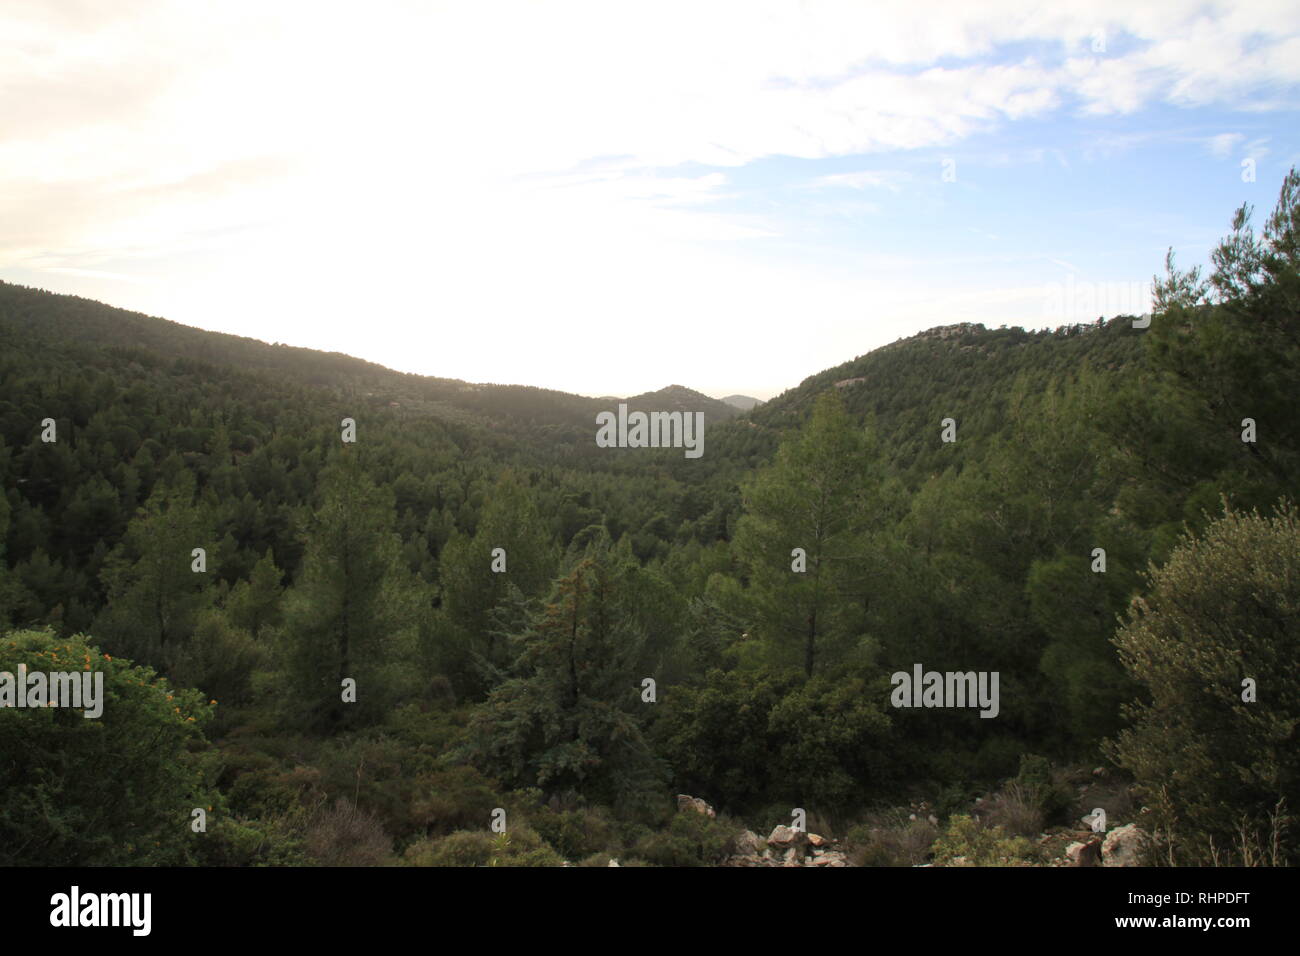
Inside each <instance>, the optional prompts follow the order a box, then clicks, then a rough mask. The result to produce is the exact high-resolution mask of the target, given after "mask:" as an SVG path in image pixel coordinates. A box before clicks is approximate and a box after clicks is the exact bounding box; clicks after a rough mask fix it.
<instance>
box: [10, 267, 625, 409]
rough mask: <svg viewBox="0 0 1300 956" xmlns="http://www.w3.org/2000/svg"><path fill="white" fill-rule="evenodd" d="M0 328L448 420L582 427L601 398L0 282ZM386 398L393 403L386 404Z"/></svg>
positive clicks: (55, 342)
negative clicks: (388, 363) (430, 371)
mask: <svg viewBox="0 0 1300 956" xmlns="http://www.w3.org/2000/svg"><path fill="white" fill-rule="evenodd" d="M0 335H12V336H21V337H23V338H24V339H27V340H29V341H39V342H44V343H48V344H50V345H53V346H55V347H60V346H64V345H67V344H71V343H76V344H78V345H81V346H86V347H97V348H100V349H105V350H108V354H111V355H113V356H115V357H116V358H118V359H120V360H122V361H131V360H133V359H135V358H137V356H140V355H141V354H142V353H143V354H144V355H145V356H146V358H145V360H146V361H157V360H159V359H163V360H169V361H174V360H184V361H187V362H189V363H199V364H203V365H210V366H214V367H217V368H233V369H240V370H244V371H248V372H256V373H266V374H268V375H271V376H274V377H275V378H276V379H279V380H283V381H287V382H291V383H294V384H300V385H304V386H310V387H316V388H324V389H329V390H332V391H333V392H335V393H336V394H337V395H339V396H340V397H346V398H349V399H361V400H363V403H364V405H366V406H389V407H402V408H406V409H408V411H409V412H410V413H411V414H413V415H431V416H434V417H439V418H443V419H447V420H451V421H465V422H477V423H480V424H487V423H490V422H491V423H496V424H498V425H499V424H502V423H505V422H509V421H518V422H521V423H528V424H529V425H532V426H536V427H544V426H555V425H569V426H574V425H580V426H581V427H582V429H583V431H584V432H587V431H591V427H592V426H591V423H592V422H593V421H594V419H595V415H596V413H597V412H598V411H601V410H603V409H605V408H608V405H609V403H608V402H607V401H604V400H601V399H595V398H587V397H584V396H581V395H571V394H568V393H566V392H559V391H555V390H552V389H544V388H536V387H533V386H528V385H487V384H474V383H470V382H464V381H461V380H459V379H452V378H438V377H432V376H424V375H413V374H406V373H403V372H395V371H393V370H392V369H388V368H385V367H383V366H382V365H376V364H375V363H373V362H367V361H365V360H363V359H359V358H353V357H352V356H350V355H343V354H341V353H339V352H321V351H317V350H314V349H307V348H299V347H296V346H292V345H287V344H282V343H277V344H275V345H271V344H268V343H266V342H262V341H259V340H257V339H252V338H247V337H244V336H238V335H229V334H227V333H224V332H209V331H206V330H203V329H197V328H193V327H191V326H187V325H181V324H179V323H177V322H172V321H169V320H167V319H161V318H156V317H153V316H147V315H142V314H140V313H138V312H129V311H127V310H125V309H118V308H114V307H112V306H108V305H104V304H102V303H100V302H95V301H92V300H89V299H83V298H80V297H78V296H70V295H57V294H54V293H50V292H45V291H42V290H39V289H31V288H27V287H24V286H18V285H13V284H10V283H4V282H0ZM389 403H396V404H395V405H392V406H390V405H389Z"/></svg>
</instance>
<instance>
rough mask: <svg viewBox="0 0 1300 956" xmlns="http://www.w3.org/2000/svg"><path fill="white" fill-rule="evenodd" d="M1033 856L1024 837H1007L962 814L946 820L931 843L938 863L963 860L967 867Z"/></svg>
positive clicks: (993, 864) (1033, 852)
mask: <svg viewBox="0 0 1300 956" xmlns="http://www.w3.org/2000/svg"><path fill="white" fill-rule="evenodd" d="M1037 855H1038V854H1037V851H1036V849H1035V847H1034V845H1033V844H1032V843H1030V842H1029V841H1028V840H1026V839H1025V838H1024V837H1012V836H1008V834H1007V833H1006V831H1005V830H1003V829H1002V828H1001V827H985V826H982V825H981V824H980V823H979V821H978V820H975V819H974V818H972V817H970V816H967V815H965V814H958V815H957V816H954V817H953V818H952V819H951V820H949V821H948V829H947V830H945V831H944V832H943V834H942V835H941V836H940V837H939V839H938V840H937V841H935V844H934V862H935V863H938V864H941V865H942V864H952V863H954V862H958V861H964V862H965V863H966V864H967V865H969V866H1006V865H1008V864H1011V863H1015V862H1017V861H1022V860H1031V859H1034V858H1036V857H1037Z"/></svg>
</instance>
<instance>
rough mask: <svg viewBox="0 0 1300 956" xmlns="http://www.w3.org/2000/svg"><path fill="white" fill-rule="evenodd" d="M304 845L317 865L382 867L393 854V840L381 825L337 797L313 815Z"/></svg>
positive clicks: (388, 861)
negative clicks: (328, 806)
mask: <svg viewBox="0 0 1300 956" xmlns="http://www.w3.org/2000/svg"><path fill="white" fill-rule="evenodd" d="M305 845H306V850H307V855H308V856H309V857H311V859H312V860H314V861H315V862H316V863H317V864H319V865H320V866H384V865H386V864H388V863H390V862H391V860H392V854H393V841H392V839H391V838H390V837H389V836H388V834H386V833H385V832H384V828H383V825H382V824H380V822H379V821H378V820H377V819H376V818H375V817H374V816H373V815H371V814H369V813H366V812H365V811H364V810H359V809H357V807H356V806H355V805H354V804H352V803H349V802H348V801H347V800H345V799H343V798H341V797H340V798H339V799H338V800H337V801H336V802H335V803H334V806H333V807H331V808H329V809H324V808H322V809H320V810H318V811H317V812H316V813H315V814H314V815H313V817H312V819H311V821H310V822H309V823H308V824H307V835H306V840H305Z"/></svg>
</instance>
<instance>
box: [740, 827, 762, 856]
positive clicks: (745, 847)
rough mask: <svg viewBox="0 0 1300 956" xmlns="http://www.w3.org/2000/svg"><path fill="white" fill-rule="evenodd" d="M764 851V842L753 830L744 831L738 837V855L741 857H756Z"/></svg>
mask: <svg viewBox="0 0 1300 956" xmlns="http://www.w3.org/2000/svg"><path fill="white" fill-rule="evenodd" d="M762 851H763V840H762V838H761V837H760V836H759V835H758V834H757V833H755V832H754V831H753V830H744V831H742V832H741V834H740V836H738V837H736V853H737V854H739V855H740V856H750V855H751V854H752V855H755V856H756V855H758V854H759V853H761V852H762Z"/></svg>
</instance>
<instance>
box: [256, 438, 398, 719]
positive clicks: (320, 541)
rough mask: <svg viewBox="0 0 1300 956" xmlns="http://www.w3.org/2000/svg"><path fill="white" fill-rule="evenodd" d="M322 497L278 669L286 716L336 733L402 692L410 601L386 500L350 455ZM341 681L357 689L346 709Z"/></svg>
mask: <svg viewBox="0 0 1300 956" xmlns="http://www.w3.org/2000/svg"><path fill="white" fill-rule="evenodd" d="M320 498H321V501H320V506H319V507H318V508H317V510H316V512H315V514H314V516H313V522H312V527H311V529H310V531H309V532H308V533H307V535H306V541H305V544H306V555H305V557H304V560H303V569H302V573H301V575H300V576H299V578H298V581H297V582H296V583H295V585H294V587H293V589H292V590H291V591H290V592H289V594H288V596H287V599H286V607H285V614H284V619H285V620H284V632H285V633H284V639H285V649H286V655H285V660H286V664H287V666H288V669H289V676H290V681H291V683H292V686H293V687H294V689H295V690H296V692H297V697H296V699H295V700H294V701H293V702H292V709H294V710H297V711H298V712H300V713H303V714H305V716H306V717H307V719H308V720H309V721H310V722H312V723H313V724H318V725H321V726H329V727H338V726H340V725H342V724H343V723H344V722H345V721H346V722H353V723H355V722H356V721H358V720H362V719H366V718H368V719H374V718H376V717H377V716H378V715H379V714H381V713H382V712H383V710H384V709H385V708H386V707H387V706H389V705H391V704H392V702H393V700H394V699H395V698H396V697H397V695H398V694H399V693H400V692H401V689H402V686H403V684H404V683H406V681H405V680H404V675H403V664H409V660H410V655H411V652H412V649H413V647H414V636H415V629H416V627H417V626H418V614H417V607H416V605H417V601H418V596H417V595H416V593H415V591H414V585H413V582H412V580H411V576H410V574H409V572H407V571H406V570H405V569H404V568H402V566H401V562H400V554H399V542H398V540H397V536H396V535H395V534H394V532H393V521H394V515H393V503H392V496H391V494H388V493H385V491H384V490H382V489H380V488H378V487H376V485H375V483H374V482H373V481H372V480H371V479H370V477H369V476H368V475H367V474H366V473H365V472H364V471H363V470H362V468H361V465H360V462H359V460H358V458H357V456H356V455H354V454H348V453H344V454H342V455H341V456H340V457H339V458H338V459H337V460H336V461H335V462H334V463H333V464H332V465H331V466H330V467H329V468H327V469H326V470H325V472H324V473H323V474H322V477H321V492H320ZM264 573H265V572H264ZM347 681H355V691H356V700H355V702H354V703H353V702H345V701H344V699H343V694H344V684H345V682H347ZM349 708H352V709H351V711H349ZM350 715H352V716H351V717H350ZM356 715H362V716H356Z"/></svg>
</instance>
